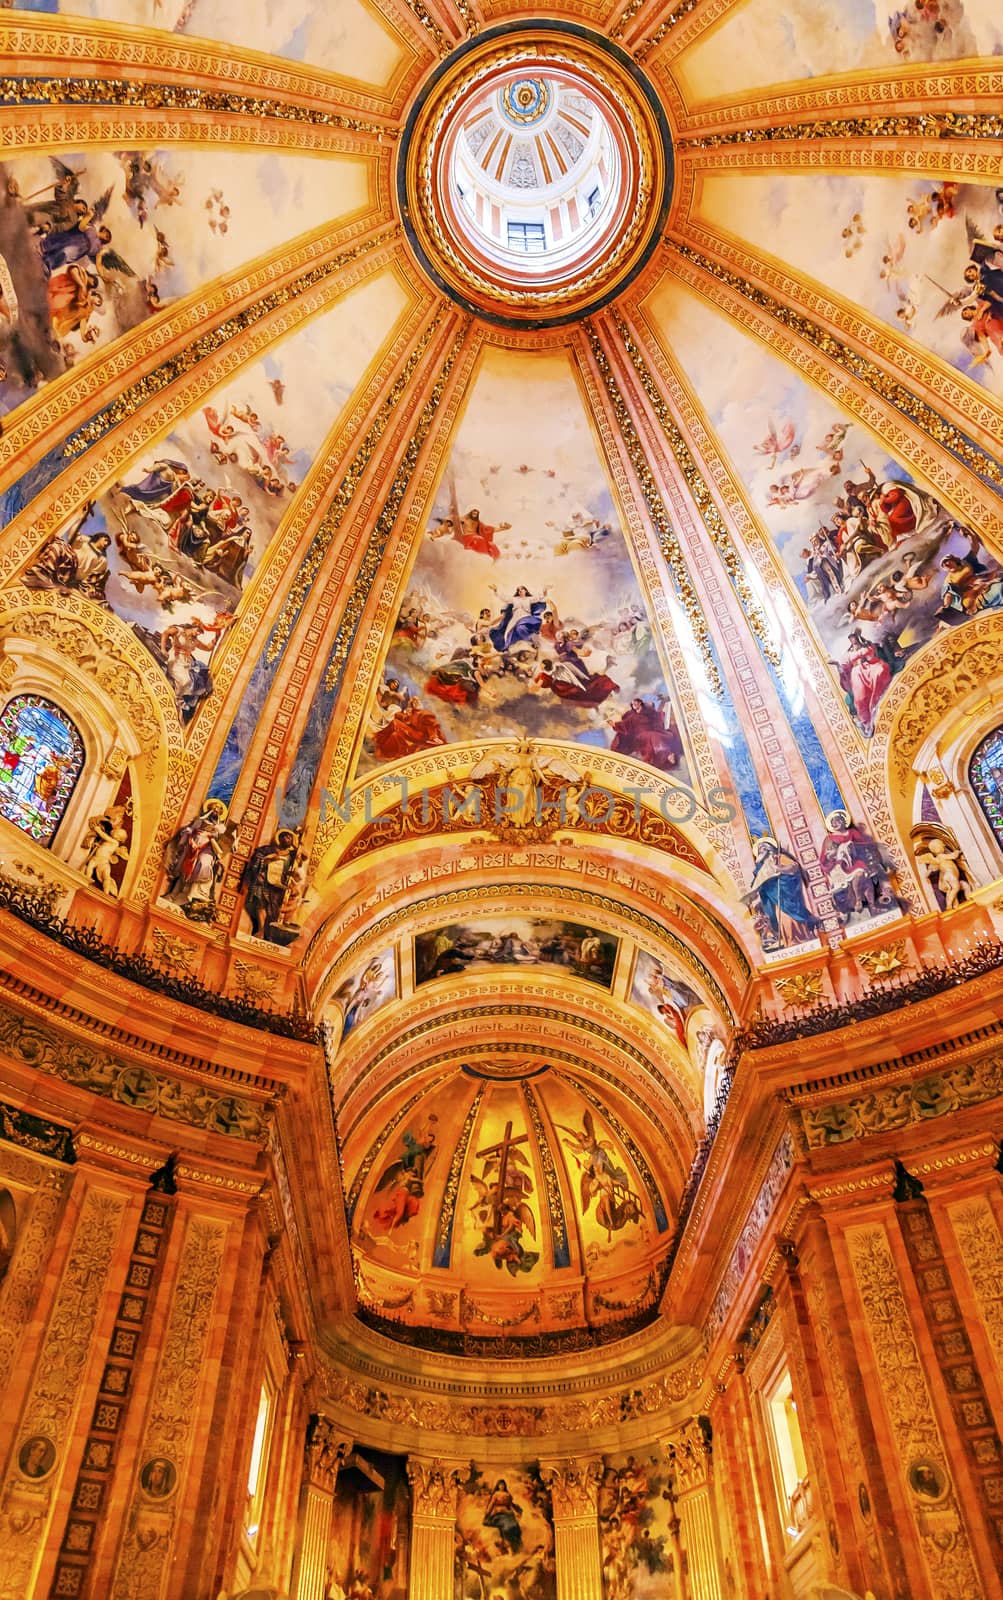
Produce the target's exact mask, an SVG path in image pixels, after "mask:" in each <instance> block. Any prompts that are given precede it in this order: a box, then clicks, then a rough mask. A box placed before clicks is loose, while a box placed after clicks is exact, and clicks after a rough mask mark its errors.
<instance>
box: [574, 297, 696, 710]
mask: <svg viewBox="0 0 1003 1600" xmlns="http://www.w3.org/2000/svg"><path fill="white" fill-rule="evenodd" d="M585 332H586V335H587V337H588V341H589V347H590V349H591V351H592V359H593V361H594V362H595V364H596V367H597V368H598V370H599V375H600V377H601V378H602V381H603V384H604V386H605V389H606V393H607V395H608V396H609V399H610V402H611V404H612V406H613V412H614V415H615V417H616V423H617V427H618V428H619V430H620V437H621V439H622V441H623V446H624V449H625V450H626V452H627V456H628V458H629V460H630V464H631V466H632V467H633V469H634V472H635V474H636V476H637V480H638V484H639V486H640V490H641V495H642V497H643V499H644V504H645V506H646V508H647V511H648V515H649V516H650V518H651V521H652V525H653V527H654V530H655V534H656V537H657V539H658V547H659V549H660V550H661V552H662V555H663V556H664V558H665V561H666V564H667V566H668V568H669V571H670V572H671V573H672V577H673V579H674V581H675V587H676V591H677V593H678V595H679V600H680V604H681V605H682V607H683V610H684V611H685V612H686V616H687V618H688V620H689V624H690V627H691V629H692V631H693V638H694V641H695V642H696V645H697V647H698V649H699V651H700V655H701V660H702V662H703V669H704V672H705V674H706V677H707V682H708V684H709V685H710V687H711V689H712V690H713V692H714V693H715V694H717V695H720V694H722V693H723V689H722V684H721V677H720V674H719V672H718V670H717V662H716V661H715V659H714V653H713V650H712V648H711V643H710V631H709V629H708V627H707V624H706V622H705V621H704V615H703V608H702V606H701V604H700V599H699V596H698V595H697V592H696V590H695V589H694V587H693V584H692V581H691V579H690V575H689V572H688V571H687V567H686V558H685V556H684V554H683V549H682V546H681V544H680V543H679V539H678V538H677V536H676V532H675V530H674V528H673V526H672V521H671V518H670V517H669V513H668V510H667V509H666V505H665V501H664V500H663V499H662V495H661V491H660V490H659V488H658V484H657V483H656V481H655V475H654V473H653V472H652V470H651V468H650V466H649V465H648V460H647V456H646V455H645V452H644V447H643V446H642V444H641V440H640V437H639V435H638V432H637V428H636V427H635V425H634V419H633V417H632V416H631V414H630V411H629V409H628V407H627V403H626V401H625V400H624V398H623V395H622V393H621V392H620V386H619V384H618V383H617V381H616V377H615V376H614V373H613V369H612V367H611V366H610V362H609V357H608V356H607V354H606V351H605V350H604V348H603V345H602V342H601V340H600V339H599V336H598V334H597V333H596V331H595V329H594V328H593V327H592V325H591V323H586V325H585Z"/></svg>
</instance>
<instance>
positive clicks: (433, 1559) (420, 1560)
mask: <svg viewBox="0 0 1003 1600" xmlns="http://www.w3.org/2000/svg"><path fill="white" fill-rule="evenodd" d="M407 1475H408V1478H409V1479H410V1482H411V1593H410V1600H453V1594H454V1576H453V1574H454V1550H455V1533H456V1494H457V1488H458V1481H459V1480H458V1475H457V1472H456V1470H455V1469H454V1468H452V1467H450V1466H448V1465H446V1464H445V1463H443V1462H442V1461H439V1460H437V1459H436V1460H431V1461H429V1460H427V1459H423V1458H422V1457H421V1456H409V1457H408V1463H407Z"/></svg>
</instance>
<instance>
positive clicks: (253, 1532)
mask: <svg viewBox="0 0 1003 1600" xmlns="http://www.w3.org/2000/svg"><path fill="white" fill-rule="evenodd" d="M271 1415H272V1398H271V1395H270V1394H269V1392H268V1387H267V1385H266V1384H262V1386H261V1395H260V1397H259V1399H258V1414H257V1417H256V1418H255V1421H254V1439H253V1441H252V1443H251V1461H250V1465H249V1466H248V1469H247V1517H246V1519H245V1524H244V1526H245V1529H246V1532H247V1536H248V1538H249V1539H252V1540H253V1539H255V1538H256V1537H257V1533H258V1527H259V1524H260V1521H261V1501H262V1495H263V1491H264V1482H265V1465H266V1461H267V1456H268V1436H269V1432H270V1428H271Z"/></svg>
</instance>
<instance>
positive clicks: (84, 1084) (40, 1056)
mask: <svg viewBox="0 0 1003 1600" xmlns="http://www.w3.org/2000/svg"><path fill="white" fill-rule="evenodd" d="M0 1046H2V1047H3V1049H4V1050H5V1051H6V1052H7V1054H8V1056H9V1058H10V1059H11V1060H13V1061H16V1062H21V1063H23V1064H24V1065H25V1066H29V1067H31V1068H32V1070H33V1071H35V1072H43V1073H47V1074H49V1075H50V1076H52V1077H55V1078H61V1079H62V1081H63V1082H64V1083H70V1084H72V1085H73V1086H74V1088H77V1089H83V1090H85V1091H86V1092H87V1093H89V1094H96V1095H100V1096H101V1097H102V1098H103V1099H106V1100H114V1101H116V1102H117V1103H118V1104H119V1105H122V1106H128V1107H129V1108H130V1109H132V1110H134V1111H140V1112H143V1113H144V1114H146V1115H149V1114H150V1113H151V1112H152V1113H154V1114H155V1115H157V1116H160V1117H164V1118H166V1119H168V1120H169V1121H172V1122H184V1123H187V1124H188V1125H189V1126H190V1127H193V1128H206V1129H207V1130H209V1131H210V1132H212V1133H218V1134H223V1135H225V1136H227V1137H229V1138H232V1139H240V1140H248V1141H253V1142H259V1141H261V1140H262V1139H263V1138H264V1137H265V1135H266V1132H267V1128H268V1123H269V1120H270V1117H271V1111H270V1109H269V1107H267V1106H263V1105H260V1104H255V1103H252V1102H251V1101H250V1100H246V1099H243V1098H242V1097H240V1096H238V1095H234V1094H227V1093H224V1094H220V1093H219V1091H218V1089H217V1088H216V1086H215V1085H214V1086H213V1088H212V1089H211V1090H210V1089H209V1088H207V1087H206V1086H205V1085H204V1084H203V1083H193V1082H190V1081H186V1080H184V1079H179V1078H174V1077H170V1076H169V1075H168V1074H167V1073H165V1072H154V1071H151V1069H150V1068H148V1067H144V1066H140V1065H138V1064H137V1063H135V1062H127V1061H123V1060H122V1059H121V1058H120V1057H116V1056H114V1055H111V1054H110V1053H109V1051H108V1050H107V1048H106V1047H103V1046H102V1047H101V1048H99V1049H92V1048H91V1047H90V1046H89V1045H86V1044H84V1043H83V1042H82V1041H80V1040H77V1039H73V1038H71V1037H69V1036H67V1035H64V1034H61V1033H60V1032H59V1031H58V1030H57V1029H56V1028H54V1027H52V1026H51V1025H50V1024H48V1023H46V1022H42V1021H40V1020H39V1019H37V1018H34V1017H26V1016H25V1015H24V1014H23V1013H21V1012H19V1011H16V1010H14V1009H13V1008H12V1007H11V1006H9V1005H7V1004H4V1003H3V1002H0ZM0 1114H2V1111H0ZM30 1120H34V1119H30ZM45 1126H48V1124H46V1125H45ZM160 1136H161V1138H163V1139H167V1138H169V1132H168V1130H167V1129H162V1130H161V1133H160ZM46 1137H49V1136H48V1135H47V1136H46ZM68 1138H69V1135H68V1134H67V1135H66V1141H68ZM84 1142H89V1143H90V1144H91V1146H92V1147H93V1146H94V1143H95V1141H94V1138H93V1136H92V1135H89V1134H88V1135H84V1134H81V1135H78V1136H77V1144H78V1147H79V1148H81V1149H82V1148H83V1146H84ZM52 1143H53V1150H55V1149H56V1148H57V1147H62V1146H61V1144H60V1140H59V1139H58V1138H57V1137H56V1135H55V1134H53V1135H52ZM63 1143H64V1144H65V1141H63ZM108 1148H109V1149H111V1148H114V1149H116V1150H117V1149H118V1147H117V1146H116V1147H111V1146H109V1147H108ZM50 1153H51V1152H50ZM61 1159H63V1160H65V1159H66V1156H65V1155H63V1156H62V1158H61ZM141 1159H142V1160H144V1161H145V1160H146V1159H147V1158H146V1157H142V1158H141ZM154 1164H156V1162H154Z"/></svg>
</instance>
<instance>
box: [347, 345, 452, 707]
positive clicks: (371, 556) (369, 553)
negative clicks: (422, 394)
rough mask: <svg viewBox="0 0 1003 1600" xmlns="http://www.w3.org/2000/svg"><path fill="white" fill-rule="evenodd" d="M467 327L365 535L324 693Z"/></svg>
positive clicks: (362, 604) (365, 595)
mask: <svg viewBox="0 0 1003 1600" xmlns="http://www.w3.org/2000/svg"><path fill="white" fill-rule="evenodd" d="M467 327H468V323H467V322H464V324H463V326H462V327H461V328H460V330H459V332H458V333H456V334H455V335H454V337H453V342H452V344H451V345H450V347H449V351H448V353H447V355H446V359H445V360H444V362H443V363H442V366H441V367H440V368H439V374H438V376H437V378H436V380H435V383H434V384H433V386H432V390H431V393H430V394H429V396H428V399H427V400H426V401H425V404H424V405H423V406H422V408H421V411H420V413H419V415H418V419H417V421H416V423H415V425H414V432H413V433H412V435H411V437H410V439H409V440H408V443H407V448H406V450H405V451H404V458H403V460H402V461H401V463H400V465H399V466H398V468H397V471H396V472H395V473H394V476H393V479H392V481H391V484H390V489H389V492H388V494H387V496H386V498H385V500H384V501H383V505H382V506H381V508H380V512H379V515H378V516H377V518H376V522H375V524H374V526H373V531H372V533H371V534H370V536H369V540H368V542H367V544H366V548H365V551H364V553H363V556H362V562H361V564H360V566H359V570H358V572H357V573H356V575H355V582H354V583H353V584H352V588H351V592H350V594H349V596H348V599H347V600H346V602H345V607H344V610H343V611H342V614H341V620H340V622H339V624H338V631H337V633H336V634H335V637H334V644H333V646H332V649H331V654H330V657H329V659H328V663H327V671H326V672H325V674H324V687H325V689H327V690H334V689H336V688H337V687H338V684H339V683H340V681H341V677H342V674H343V672H344V670H345V664H346V662H347V660H348V653H349V650H350V649H351V646H352V641H353V640H354V638H355V635H356V632H357V630H358V626H359V621H360V619H361V617H362V613H363V611H364V609H365V605H366V601H367V600H368V599H369V592H370V590H371V589H372V586H373V584H374V582H375V581H376V575H377V573H378V572H379V568H380V562H381V561H382V560H383V555H384V552H385V551H386V548H387V541H388V540H389V538H390V535H391V533H392V532H393V528H394V523H395V522H396V520H397V514H398V512H399V511H400V508H401V506H402V504H403V502H404V496H405V495H406V493H407V491H408V489H409V487H410V485H411V479H412V477H413V475H414V469H415V466H416V465H417V462H418V457H419V455H420V454H421V447H422V445H423V444H424V443H425V440H426V439H427V438H428V435H429V432H430V431H431V427H432V423H433V422H434V421H435V414H436V412H437V411H438V409H439V403H440V401H441V400H442V396H443V393H444V391H445V388H446V384H447V383H448V381H449V375H450V373H451V372H452V370H453V366H454V364H455V362H456V358H457V356H458V355H459V353H460V350H461V348H462V346H463V342H464V340H465V338H466V336H467Z"/></svg>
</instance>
